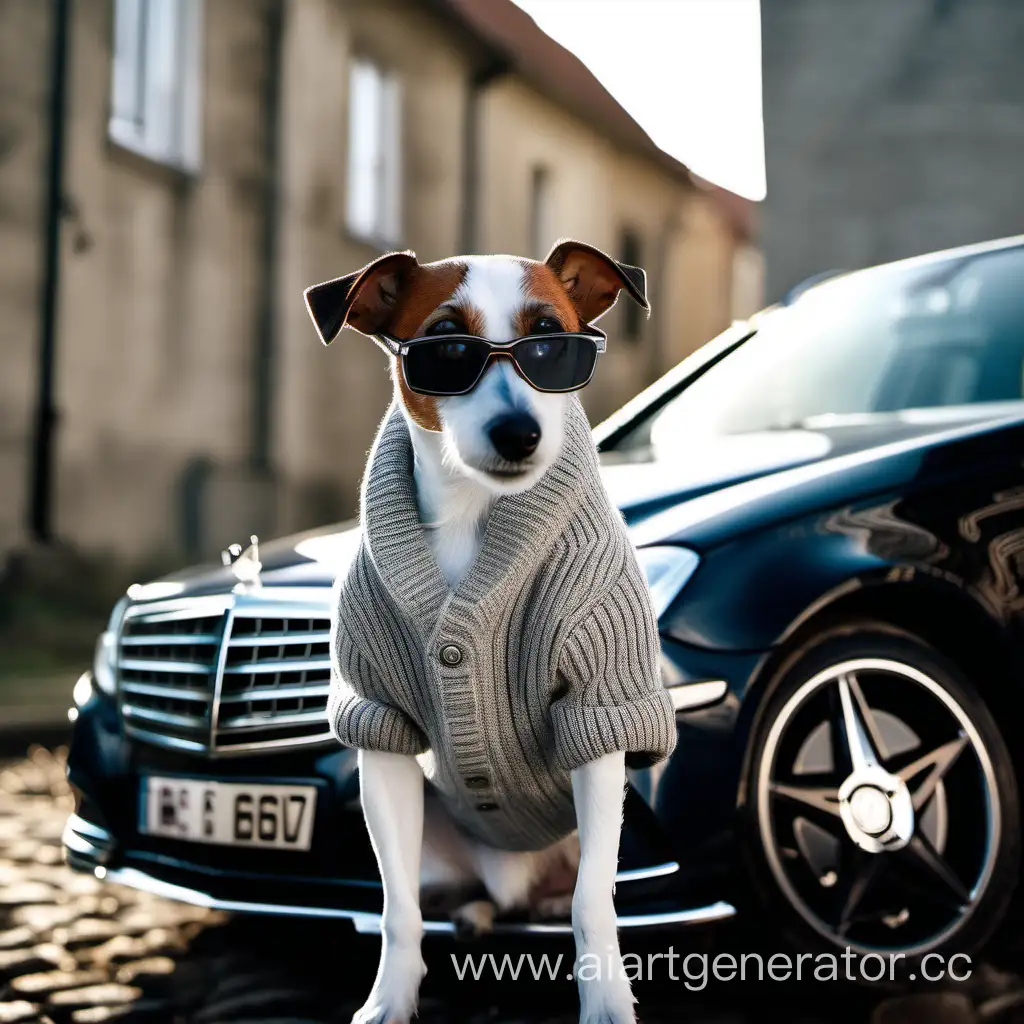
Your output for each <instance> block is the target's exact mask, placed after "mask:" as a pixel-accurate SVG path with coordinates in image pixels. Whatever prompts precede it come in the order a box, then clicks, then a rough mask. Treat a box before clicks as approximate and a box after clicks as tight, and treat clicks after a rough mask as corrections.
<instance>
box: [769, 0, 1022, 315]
mask: <svg viewBox="0 0 1024 1024" xmlns="http://www.w3.org/2000/svg"><path fill="white" fill-rule="evenodd" d="M761 25H762V36H763V39H762V44H763V45H762V54H763V68H764V114H765V148H766V160H767V172H768V198H767V200H766V202H765V204H764V206H765V212H764V220H763V233H762V238H763V248H764V252H765V256H766V260H767V291H768V298H769V299H775V298H777V297H778V296H779V295H780V294H781V292H782V291H784V290H785V289H786V288H788V287H791V286H792V285H794V284H796V283H798V282H799V281H800V280H802V279H803V278H805V277H807V276H809V275H811V274H814V273H817V272H819V271H823V270H829V269H833V268H847V267H851V268H852V267H859V266H864V265H869V264H872V263H876V262H881V261H885V260H891V259H897V258H900V257H904V256H910V255H913V254H915V253H919V252H926V251H928V250H931V249H940V248H945V247H949V246H955V245H961V244H965V243H969V242H976V241H980V240H983V239H986V238H997V237H1001V236H1005V235H1011V234H1015V233H1017V232H1020V231H1024V207H1022V206H1021V202H1020V164H1021V160H1022V157H1024V62H1022V61H1021V59H1020V53H1021V46H1022V44H1024V4H1021V3H1020V2H1019V0H900V2H899V3H893V2H892V0H857V2H856V3H849V2H848V0H762V4H761Z"/></svg>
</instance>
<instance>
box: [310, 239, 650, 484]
mask: <svg viewBox="0 0 1024 1024" xmlns="http://www.w3.org/2000/svg"><path fill="white" fill-rule="evenodd" d="M622 289H625V290H626V291H627V292H628V293H629V295H630V296H631V297H632V298H633V299H634V300H635V301H636V302H639V303H640V304H641V305H642V306H643V307H644V309H648V308H649V307H648V303H647V295H646V278H645V275H644V272H643V271H642V270H640V269H639V268H637V267H629V266H626V265H625V264H622V263H619V262H617V261H616V260H613V259H612V258H611V257H610V256H607V255H605V254H604V253H603V252H601V251H600V250H598V249H595V248H594V247H593V246H589V245H585V244H583V243H582V242H574V241H562V242H559V243H558V244H557V245H556V246H555V247H554V249H552V251H551V253H550V255H549V256H548V257H547V259H546V260H545V261H543V262H540V261H536V260H528V259H521V258H519V257H516V256H461V257H456V258H453V259H448V260H440V261H439V262H437V263H424V264H421V263H419V262H418V261H417V259H416V257H415V255H414V254H413V253H411V252H396V253H388V254H387V255H385V256H381V257H380V258H379V259H376V260H374V261H373V262H372V263H370V264H368V265H367V266H365V267H363V268H362V269H361V270H358V271H356V272H355V273H354V274H349V275H347V276H346V277H341V278H337V279H335V280H333V281H327V282H325V283H324V284H318V285H314V286H313V287H312V288H309V289H307V290H306V307H307V308H308V310H309V313H310V316H311V317H312V318H313V322H314V324H315V325H316V328H317V331H318V332H319V334H320V339H321V341H323V343H324V344H325V345H329V344H330V343H331V342H332V341H333V340H334V339H335V337H337V335H338V334H339V333H340V331H341V329H342V328H343V327H352V328H354V329H355V330H356V331H359V332H360V333H362V334H365V335H367V336H369V337H371V338H374V339H376V340H377V341H378V343H380V344H382V346H383V341H382V336H383V335H387V336H389V337H390V338H393V339H400V340H402V341H409V340H412V339H414V338H422V337H440V338H443V337H444V336H445V335H467V334H468V335H474V336H476V337H479V338H484V339H486V340H488V341H491V342H496V343H499V344H501V343H507V342H511V341H513V340H515V339H516V338H521V337H524V336H526V335H545V334H552V333H557V332H566V331H581V330H586V329H587V328H588V326H589V325H591V324H593V323H594V321H595V320H597V319H598V318H599V317H600V316H602V315H603V314H604V313H606V312H607V311H608V310H609V309H610V308H611V307H612V305H614V303H615V300H616V299H617V298H618V295H619V292H620V291H621V290H622ZM452 346H453V357H457V355H458V353H457V351H456V349H457V348H458V343H457V342H456V341H455V340H454V339H453V343H452ZM385 347H386V346H385ZM391 363H392V376H393V379H394V382H395V390H396V394H397V397H398V400H399V401H400V402H401V404H402V407H403V410H404V412H405V414H406V416H407V417H408V418H409V420H410V421H411V422H412V423H414V424H416V425H417V426H418V427H420V428H422V429H424V430H429V431H438V432H440V433H441V434H442V436H443V443H444V448H445V455H446V457H447V458H448V459H449V460H450V461H451V462H452V464H453V465H455V466H456V467H457V468H458V469H459V470H460V471H462V472H463V473H465V474H467V475H468V476H470V477H473V478H474V479H476V480H478V481H480V482H481V483H483V484H484V485H486V486H487V487H489V488H490V489H492V490H493V491H495V492H497V493H510V492H515V491H523V490H526V489H527V488H529V487H532V486H533V484H535V483H536V482H537V481H538V480H539V479H540V478H541V476H543V474H544V472H545V471H546V470H547V468H548V467H549V466H550V465H551V463H552V462H554V460H555V458H556V457H557V455H558V452H559V450H560V448H561V444H562V437H563V434H564V419H565V409H566V406H567V395H566V394H564V393H550V392H544V391H540V390H538V389H537V388H535V387H534V386H532V385H531V384H530V383H529V382H528V381H527V380H526V379H525V378H524V377H523V376H522V375H521V374H520V373H518V372H517V369H516V365H515V364H514V362H513V361H512V360H511V359H509V358H507V357H505V356H503V355H501V354H500V353H499V354H496V355H495V356H493V357H492V358H491V359H490V361H489V362H488V363H487V364H486V368H485V370H484V372H483V375H482V376H481V377H480V379H479V380H478V382H477V383H476V385H475V387H473V388H472V390H471V391H469V392H468V393H466V394H459V395H452V396H448V397H439V396H437V395H427V394H422V393H418V392H416V391H414V390H413V389H412V388H411V387H410V386H409V381H408V380H407V377H406V373H405V370H404V367H403V361H402V359H401V358H399V357H396V356H394V355H392V357H391Z"/></svg>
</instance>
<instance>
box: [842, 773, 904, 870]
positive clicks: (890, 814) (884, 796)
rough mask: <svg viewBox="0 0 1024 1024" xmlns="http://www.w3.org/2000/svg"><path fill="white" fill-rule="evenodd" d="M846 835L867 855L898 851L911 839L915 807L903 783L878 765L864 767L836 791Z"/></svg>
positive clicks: (852, 774)
mask: <svg viewBox="0 0 1024 1024" xmlns="http://www.w3.org/2000/svg"><path fill="white" fill-rule="evenodd" d="M839 816H840V817H841V818H842V820H843V825H844V826H845V827H846V833H847V835H848V836H849V837H850V838H851V839H852V840H853V841H854V842H855V843H856V844H857V845H858V846H859V847H860V848H861V849H862V850H866V851H867V852H868V853H882V852H884V851H890V852H891V851H893V850H901V849H903V847H904V846H906V845H907V843H909V842H910V840H911V839H912V838H913V835H914V803H913V799H912V798H911V795H910V790H909V789H908V788H907V786H906V783H904V782H903V780H902V779H901V778H899V777H898V776H896V775H890V774H889V773H888V772H887V771H886V770H885V769H884V768H882V767H880V766H879V765H877V764H874V765H864V766H862V767H860V768H858V769H856V770H855V771H853V772H852V773H851V774H850V775H849V776H847V778H846V781H845V782H843V784H842V785H841V786H840V787H839Z"/></svg>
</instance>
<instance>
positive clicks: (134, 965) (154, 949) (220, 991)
mask: <svg viewBox="0 0 1024 1024" xmlns="http://www.w3.org/2000/svg"><path fill="white" fill-rule="evenodd" d="M70 809H71V802H70V796H69V794H68V792H67V788H66V785H65V782H64V762H63V756H62V752H61V751H59V750H58V751H56V752H55V753H51V752H49V751H47V750H45V749H42V748H36V749H34V750H33V751H32V752H31V753H30V756H29V757H28V758H25V759H20V760H17V761H9V762H5V763H0V1024H22V1022H25V1024H28V1022H32V1021H52V1022H53V1024H62V1022H67V1021H74V1022H81V1024H87V1022H100V1021H107V1020H115V1019H116V1020H119V1021H123V1022H126V1024H127V1022H136V1021H173V1022H179V1021H180V1022H183V1024H218V1022H229V1021H230V1022H241V1021H249V1022H256V1021H259V1022H262V1024H271V1022H283V1021H292V1022H296V1021H297V1022H340V1024H347V1022H348V1021H349V1019H350V1018H351V1015H352V1013H353V1011H354V1010H355V1009H356V1008H357V1007H358V1005H359V1004H360V1002H361V998H360V997H362V996H363V995H365V992H366V991H367V990H368V988H369V985H370V983H371V981H372V978H373V973H374V969H375V965H376V957H377V941H376V940H373V939H367V938H356V937H354V935H353V933H352V932H351V929H350V928H349V927H348V926H347V925H345V924H344V923H338V922H309V921H299V920H295V919H277V918H253V917H247V918H243V917H231V916H229V915H225V914H221V913H218V912H212V911H207V910H202V909H199V908H196V907H191V906H187V905H185V904H180V903H172V902H169V901H167V900H163V899H159V898H157V897H154V896H150V895H147V894H145V893H139V892H136V891H134V890H131V889H126V888H124V887H121V886H117V885H112V884H107V883H101V882H99V881H97V880H96V879H94V878H91V877H88V876H84V875H79V874H75V873H74V872H72V871H70V870H69V869H68V868H66V867H65V866H64V864H63V862H62V857H61V851H60V834H61V830H62V828H63V825H64V820H65V818H66V815H67V813H68V811H69V810H70ZM674 942H675V948H676V949H678V950H679V952H680V955H681V956H682V955H685V954H686V953H688V952H693V951H707V952H711V953H713V952H716V951H721V950H727V949H729V948H731V947H732V946H734V945H735V943H736V933H735V931H734V930H730V929H720V930H718V931H708V932H704V933H700V934H698V933H686V934H685V935H683V936H679V937H677V938H676V939H675V940H674ZM684 942H685V946H684V945H683V943H684ZM488 948H489V949H491V950H493V951H494V952H495V953H497V955H498V956H499V958H500V956H501V955H502V954H503V953H505V952H509V953H511V954H512V956H513V958H516V957H517V956H518V954H519V952H522V951H525V950H527V949H529V950H530V951H534V952H537V949H536V947H535V946H529V947H527V946H525V945H524V946H522V947H521V949H520V948H510V947H509V946H508V945H507V944H505V945H500V946H499V945H497V944H495V945H493V946H490V947H488ZM736 948H740V947H736ZM475 951H477V948H476V947H471V946H468V945H458V944H432V945H430V946H428V950H427V956H426V959H427V964H428V975H427V980H426V982H425V983H424V989H423V998H422V1003H421V1011H420V1020H421V1021H422V1022H423V1024H442V1022H445V1024H448V1022H456V1024H463V1022H464V1024H574V1022H575V1021H576V1003H575V987H574V986H573V985H571V984H569V983H567V982H566V981H564V980H562V979H559V980H558V981H548V982H540V983H536V982H533V981H523V980H520V981H519V982H517V983H512V982H508V981H506V982H504V983H493V982H492V983H490V984H488V983H485V982H470V981H467V982H463V983H461V984H458V983H456V980H455V974H454V970H453V967H452V963H451V954H452V953H454V954H456V955H457V956H459V957H460V958H461V956H462V955H464V954H465V953H468V952H475ZM542 951H546V952H549V953H550V954H551V955H552V956H556V955H558V953H563V954H564V955H565V956H566V959H567V961H570V962H571V950H570V948H569V947H568V946H557V945H552V946H550V947H547V948H546V949H545V950H542ZM637 952H640V953H641V954H643V952H644V951H643V950H642V949H638V950H637ZM636 991H637V994H638V997H639V1011H640V1017H641V1019H642V1021H643V1022H644V1024H668V1022H669V1021H673V1022H674V1021H680V1020H688V1021H693V1022H698V1024H748V1022H753V1021H762V1020H770V1021H791V1022H794V1024H824V1022H829V1024H834V1022H835V1024H838V1022H847V1021H848V1022H850V1024H854V1022H868V1021H871V1022H872V1024H897V1022H902V1024H914V1022H917V1021H921V1022H928V1024H944V1022H949V1024H953V1022H954V1021H955V1022H961V1021H962V1022H968V1021H971V1022H975V1021H980V1020H985V1021H986V1022H988V1021H997V1020H998V1021H1001V1022H1002V1021H1006V1022H1013V1021H1021V1022H1024V1013H1022V1012H1021V1011H1019V1010H1017V1011H1014V1010H1013V1009H1012V1007H1011V1005H1010V1004H1012V1003H1013V1002H1014V1000H1015V997H1014V995H1013V993H1014V992H1016V991H1017V987H1016V981H1015V979H1014V978H1013V977H1012V976H1010V975H1006V974H1001V973H999V972H996V971H995V970H994V969H991V968H979V970H977V971H976V972H975V977H974V979H973V980H972V982H971V983H970V985H969V986H968V987H966V988H963V989H962V990H961V991H959V992H950V993H941V994H940V993H937V992H931V993H925V994H922V995H918V996H915V997H913V998H910V999H907V998H903V999H894V998H892V997H891V996H890V997H889V998H888V999H884V998H883V997H881V996H879V995H877V994H871V993H867V992H864V991H862V990H852V989H850V988H847V987H841V986H839V985H835V984H833V985H831V986H822V985H819V986H815V987H814V988H807V987H803V988H797V987H794V986H789V985H780V984H774V985H770V986H768V985H767V983H766V984H764V985H753V986H751V985H747V986H739V985H733V986H727V985H724V984H721V983H719V984H718V985H717V987H715V988H713V989H712V988H711V987H709V988H708V989H707V990H705V991H704V992H700V993H693V992H688V991H687V990H686V989H685V987H684V986H683V984H682V983H681V982H676V983H674V984H673V983H671V982H667V981H663V982H660V983H655V984H648V985H647V986H637V987H636ZM1000 1000H1002V1001H1001V1002H1000ZM1015 1013H1017V1014H1020V1015H1019V1016H1014V1014H1015Z"/></svg>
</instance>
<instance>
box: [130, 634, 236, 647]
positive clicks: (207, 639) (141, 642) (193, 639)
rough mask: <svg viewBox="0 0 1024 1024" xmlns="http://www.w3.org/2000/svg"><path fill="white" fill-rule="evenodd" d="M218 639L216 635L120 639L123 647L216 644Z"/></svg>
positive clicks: (176, 635)
mask: <svg viewBox="0 0 1024 1024" xmlns="http://www.w3.org/2000/svg"><path fill="white" fill-rule="evenodd" d="M219 641H220V637H219V636H217V634H216V633H151V634H145V635H143V636H126V637H122V638H121V645H122V646H123V647H149V646H154V647H175V646H184V645H186V644H196V645H199V644H209V645H211V646H213V645H215V644H217V643H218V642H219Z"/></svg>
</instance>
